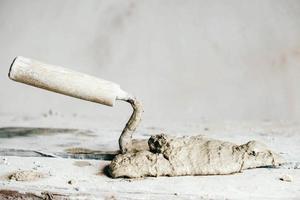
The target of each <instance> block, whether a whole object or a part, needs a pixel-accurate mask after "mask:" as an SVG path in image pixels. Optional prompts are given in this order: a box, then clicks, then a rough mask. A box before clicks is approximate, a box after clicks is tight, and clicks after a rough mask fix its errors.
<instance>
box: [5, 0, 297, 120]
mask: <svg viewBox="0 0 300 200" xmlns="http://www.w3.org/2000/svg"><path fill="white" fill-rule="evenodd" d="M17 55H23V56H26V57H32V58H35V59H38V60H41V61H44V62H48V63H51V64H59V65H62V66H66V67H70V68H72V69H75V70H79V71H82V72H86V73H89V74H92V75H95V76H98V77H101V78H104V79H107V80H111V81H115V82H117V83H119V84H120V85H121V86H122V88H123V89H125V90H127V91H129V92H131V93H133V94H135V95H136V96H137V97H139V98H140V99H141V100H142V102H144V106H145V117H144V118H145V119H169V120H178V119H190V120H194V121H197V120H200V119H209V120H224V119H227V120H231V119H238V120H239V119H242V120H249V119H250V120H252V119H259V120H260V119H271V120H277V119H299V118H300V88H299V86H300V1H297V0H286V1H281V0H265V1H260V0H255V1H240V0H236V1H233V0H230V1H199V0H194V1H192V0H189V1H186V0H181V1H180V0H176V1H173V0H172V1H171V0H167V1H158V0H157V1H152V0H149V1H124V0H118V1H117V0H113V1H109V0H106V1H99V0H93V1H91V0H79V1H71V0H54V1H53V0H52V1H38V0H24V1H17V0H0V64H1V67H0V102H1V103H0V112H2V113H19V114H39V113H42V112H47V110H49V109H52V110H54V111H55V112H59V113H63V114H66V115H68V114H72V113H78V114H79V115H91V116H94V115H106V114H107V115H109V116H116V117H118V116H121V118H122V119H123V118H124V119H126V118H127V117H128V115H129V113H128V112H129V109H130V108H129V106H128V105H126V104H125V103H120V104H118V105H117V106H116V107H115V108H109V107H105V106H101V105H97V104H94V103H88V102H84V101H81V100H76V99H73V98H70V97H65V96H61V95H58V94H54V93H50V92H47V91H42V90H40V89H36V88H33V87H29V86H26V85H23V84H19V83H16V82H13V81H11V80H9V79H8V78H7V73H8V69H9V65H10V63H11V61H12V60H13V58H14V57H15V56H17Z"/></svg>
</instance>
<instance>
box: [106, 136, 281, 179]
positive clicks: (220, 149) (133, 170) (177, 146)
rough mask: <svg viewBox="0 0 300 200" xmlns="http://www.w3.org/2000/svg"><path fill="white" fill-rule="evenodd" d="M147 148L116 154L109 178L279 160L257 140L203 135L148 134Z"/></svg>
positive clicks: (228, 169)
mask: <svg viewBox="0 0 300 200" xmlns="http://www.w3.org/2000/svg"><path fill="white" fill-rule="evenodd" d="M148 145H149V149H150V151H147V150H142V151H138V152H135V153H126V154H120V155H118V156H116V158H115V159H114V160H113V161H112V162H111V164H110V166H109V172H110V174H111V176H112V177H113V178H118V177H129V178H138V177H145V176H184V175H222V174H232V173H237V172H241V171H242V170H244V169H250V168H256V167H262V166H272V167H276V166H279V164H281V163H283V159H282V158H281V156H279V155H278V154H277V153H275V152H273V151H271V150H269V149H268V148H267V147H266V146H265V145H264V144H262V143H260V142H258V141H249V142H247V143H245V144H242V145H236V144H234V143H230V142H225V141H220V140H214V139H208V138H205V137H203V136H192V137H180V138H172V137H169V136H167V135H164V134H161V135H156V136H152V137H150V139H149V141H148Z"/></svg>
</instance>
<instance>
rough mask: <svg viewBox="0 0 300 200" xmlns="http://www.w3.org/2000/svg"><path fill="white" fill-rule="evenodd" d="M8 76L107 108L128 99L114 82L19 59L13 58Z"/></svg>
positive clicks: (30, 60) (34, 61)
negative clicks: (117, 100) (119, 100)
mask: <svg viewBox="0 0 300 200" xmlns="http://www.w3.org/2000/svg"><path fill="white" fill-rule="evenodd" d="M8 76H9V78H10V79H12V80H15V81H18V82H21V83H25V84H28V85H32V86H35V87H39V88H43V89H46V90H49V91H52V92H57V93H60V94H64V95H68V96H71V97H76V98H79V99H83V100H87V101H92V102H96V103H100V104H104V105H107V106H113V105H114V103H115V100H116V99H121V100H126V99H128V96H129V95H128V94H127V93H126V92H125V91H123V90H122V89H121V88H120V86H119V85H118V84H116V83H113V82H110V81H106V80H103V79H99V78H96V77H93V76H90V75H87V74H83V73H80V72H76V71H73V70H70V69H67V68H63V67H59V66H54V65H49V64H45V63H42V62H39V61H36V60H32V59H30V58H24V57H21V56H18V57H16V58H15V59H14V61H13V63H12V64H11V67H10V70H9V74H8Z"/></svg>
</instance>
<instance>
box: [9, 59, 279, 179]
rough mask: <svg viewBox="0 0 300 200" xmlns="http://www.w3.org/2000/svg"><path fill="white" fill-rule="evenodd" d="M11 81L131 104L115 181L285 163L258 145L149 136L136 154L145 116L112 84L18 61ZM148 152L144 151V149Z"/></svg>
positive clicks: (113, 173)
mask: <svg viewBox="0 0 300 200" xmlns="http://www.w3.org/2000/svg"><path fill="white" fill-rule="evenodd" d="M8 76H9V78H10V79H12V80H15V81H18V82H21V83H25V84H28V85H32V86H35V87H39V88H43V89H46V90H50V91H53V92H57V93H61V94H64V95H68V96H72V97H76V98H79V99H83V100H87V101H92V102H96V103H100V104H103V105H107V106H113V105H114V104H115V101H116V100H121V101H126V102H128V103H130V104H131V106H132V108H133V113H132V115H131V117H130V119H129V121H128V122H127V124H126V126H125V128H124V129H123V131H122V134H121V136H120V138H119V147H120V152H121V154H118V155H117V156H116V157H115V158H114V159H113V160H112V162H111V163H110V165H109V170H108V171H109V174H110V175H111V177H113V178H119V177H129V178H138V177H144V176H184V175H224V174H233V173H239V172H241V171H242V170H245V169H251V168H256V167H266V166H271V167H278V166H279V165H280V164H282V163H283V162H284V161H283V159H282V157H281V156H280V155H279V154H277V153H276V152H274V151H272V150H270V149H268V148H267V147H266V146H265V145H264V144H262V143H260V142H258V141H249V142H247V143H245V144H241V145H237V144H234V143H231V142H226V141H221V140H215V139H209V138H205V137H203V136H201V135H200V136H192V137H181V138H175V137H170V136H167V135H164V134H160V135H156V136H151V137H150V139H149V140H148V143H147V144H148V145H147V144H146V145H142V146H143V148H140V149H138V150H136V147H135V146H136V144H138V143H134V142H133V139H132V134H133V132H134V131H135V129H136V127H137V126H138V124H139V122H140V119H141V115H142V113H143V109H142V105H141V103H140V102H139V101H138V100H137V99H136V98H135V97H133V96H132V95H130V94H129V93H128V92H126V91H124V90H122V89H121V88H120V86H119V85H118V84H116V83H113V82H110V81H106V80H103V79H99V78H96V77H93V76H90V75H86V74H83V73H80V72H76V71H72V70H70V69H67V68H63V67H59V66H54V65H49V64H45V63H42V62H39V61H36V60H33V59H30V58H25V57H16V58H15V59H14V61H13V63H12V64H11V67H10V70H9V74H8ZM145 147H146V148H145Z"/></svg>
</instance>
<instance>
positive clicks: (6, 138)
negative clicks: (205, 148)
mask: <svg viewBox="0 0 300 200" xmlns="http://www.w3.org/2000/svg"><path fill="white" fill-rule="evenodd" d="M102 121H103V120H102ZM114 124H115V122H113V121H112V120H110V119H108V120H107V122H106V121H105V122H102V123H99V121H98V120H97V119H91V118H87V117H78V116H69V117H63V116H60V115H55V114H53V113H47V114H44V115H43V116H37V117H28V116H27V117H24V116H23V117H20V116H12V115H4V114H2V115H0V199H6V198H12V199H17V197H19V198H23V199H163V198H164V199H300V170H299V162H300V145H299V144H300V124H299V123H296V122H287V121H286V122H283V121H281V122H269V121H264V122H222V123H217V122H213V123H212V122H207V121H201V122H199V123H185V122H178V123H174V122H164V123H162V122H159V123H158V122H155V121H153V122H151V123H149V121H147V125H148V124H151V125H149V126H147V125H145V124H143V123H142V125H141V127H139V129H138V130H137V133H136V134H135V137H136V138H139V139H141V138H149V136H150V135H151V134H157V133H161V132H164V133H167V134H170V135H175V136H180V135H198V134H201V135H205V136H208V137H211V138H215V139H221V140H227V141H231V142H235V143H238V144H239V143H245V142H247V141H249V140H258V141H261V142H263V143H265V144H266V145H267V146H269V147H270V148H271V149H272V150H275V151H277V152H278V153H280V154H281V155H282V156H283V157H284V158H285V159H286V161H287V162H289V163H291V165H288V166H286V167H282V168H279V169H272V168H258V169H251V170H245V171H243V172H242V173H238V174H233V175H223V176H187V177H159V178H156V177H149V178H142V179H112V178H110V177H108V176H107V175H106V172H105V169H106V168H105V167H106V166H107V165H108V164H109V162H110V161H109V159H111V158H112V157H113V154H114V151H115V150H117V149H118V144H117V139H118V137H119V134H120V132H121V130H122V128H123V127H118V128H115V126H114ZM117 124H118V126H119V125H120V123H117ZM153 125H154V126H153ZM166 130H167V131H166ZM21 171H30V172H31V173H36V174H43V176H44V177H42V178H38V179H37V180H32V181H17V180H11V179H10V175H11V174H13V173H15V172H21ZM284 175H289V176H291V177H292V182H286V181H282V180H280V178H281V177H282V176H284Z"/></svg>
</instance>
